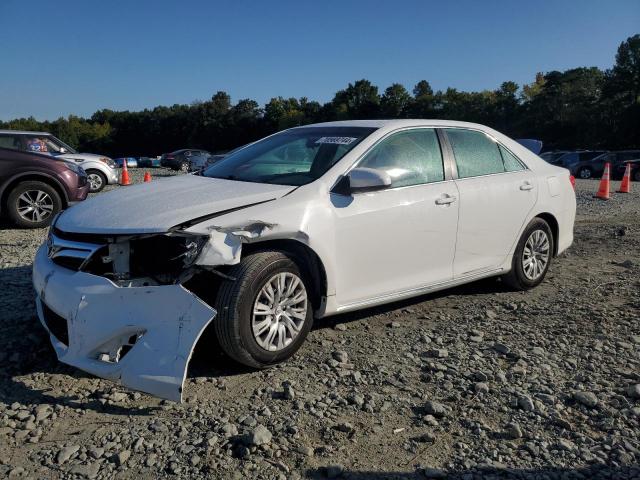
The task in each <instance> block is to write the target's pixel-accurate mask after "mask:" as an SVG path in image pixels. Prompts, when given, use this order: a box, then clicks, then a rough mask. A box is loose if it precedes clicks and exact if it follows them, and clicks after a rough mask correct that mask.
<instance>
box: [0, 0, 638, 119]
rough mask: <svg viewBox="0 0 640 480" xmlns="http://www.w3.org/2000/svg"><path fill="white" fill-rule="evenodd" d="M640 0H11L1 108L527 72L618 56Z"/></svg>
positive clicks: (4, 16) (11, 113)
mask: <svg viewBox="0 0 640 480" xmlns="http://www.w3.org/2000/svg"><path fill="white" fill-rule="evenodd" d="M636 33H640V0H610V1H604V0H574V1H562V0H556V1H552V0H539V1H531V0H527V1H520V0H511V1H497V0H483V1H479V0H478V1H471V0H469V1H465V0H460V1H445V0H440V1H437V2H436V1H428V0H422V1H420V0H416V1H409V0H393V1H391V0H388V1H377V0H365V1H355V0H353V1H348V0H342V1H334V0H324V1H318V0H316V1H307V0H297V1H285V0H280V1H279V0H271V1H258V0H256V1H244V0H235V1H214V0H208V1H207V0H202V1H201V0H181V1H177V0H176V1H169V0H153V1H151V0H108V1H99V0H56V1H51V0H29V1H24V0H0V45H1V46H2V55H1V56H0V119H1V120H8V119H12V118H18V117H27V116H34V117H36V118H37V119H39V120H45V119H48V120H53V119H56V118H58V117H60V116H67V115H69V114H74V115H81V116H90V115H91V114H92V113H93V112H95V111H96V110H99V109H102V108H110V109H113V110H141V109H143V108H153V107H154V106H157V105H172V104H174V103H191V102H193V101H195V100H207V99H209V98H211V96H212V95H213V94H214V93H215V92H217V91H218V90H224V91H226V92H227V93H229V94H230V95H231V97H232V101H233V102H236V101H238V100H240V99H243V98H251V99H254V100H256V101H257V102H258V103H259V104H261V105H263V104H264V103H266V102H267V101H269V99H270V98H272V97H276V96H283V97H302V96H306V97H308V98H310V99H312V100H318V101H320V102H326V101H329V100H331V98H333V94H334V93H335V92H336V91H337V90H340V89H343V88H345V87H346V86H347V85H348V83H349V82H354V81H356V80H359V79H361V78H366V79H368V80H370V81H371V82H372V83H374V84H375V85H377V86H378V87H379V88H380V91H381V92H382V91H383V90H384V89H385V88H386V87H387V86H389V85H390V84H392V83H394V82H398V83H402V84H403V85H405V86H406V87H407V88H408V89H409V90H411V89H412V88H413V85H415V84H416V83H417V82H418V81H419V80H422V79H426V80H428V81H429V82H430V83H431V85H432V87H433V88H434V90H438V89H446V88H447V87H454V88H457V89H461V90H483V89H495V88H498V87H499V86H500V84H501V83H502V82H503V81H506V80H512V81H515V82H516V83H518V84H520V85H522V84H523V83H530V82H531V81H532V80H533V78H534V76H535V73H536V72H539V71H542V72H547V71H551V70H565V69H568V68H573V67H580V66H597V67H600V68H602V69H606V68H610V67H611V66H612V64H613V62H614V56H615V52H616V49H617V47H618V45H619V44H620V42H622V41H623V40H625V39H626V38H627V37H629V36H631V35H634V34H636Z"/></svg>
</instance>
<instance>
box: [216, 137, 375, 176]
mask: <svg viewBox="0 0 640 480" xmlns="http://www.w3.org/2000/svg"><path fill="white" fill-rule="evenodd" d="M374 131H375V128H367V127H299V128H293V129H291V130H285V131H283V132H280V133H277V134H275V135H272V136H270V137H267V138H265V139H263V140H260V141H258V142H255V143H252V144H250V145H247V146H245V147H244V148H242V149H240V150H236V151H235V153H232V154H230V155H228V156H226V157H225V158H223V159H222V160H220V161H219V162H216V163H214V164H213V165H211V166H210V167H209V168H208V169H207V170H205V172H204V176H205V177H212V178H224V179H228V180H239V181H242V182H257V183H271V184H277V185H294V186H296V185H306V184H307V183H310V182H313V181H314V180H316V179H318V178H320V177H321V176H322V175H324V173H325V172H326V171H327V170H329V169H330V168H331V167H332V166H334V165H335V164H336V162H338V161H339V160H340V159H341V158H342V157H344V155H346V154H347V153H348V152H349V151H350V150H351V149H353V148H354V147H355V146H356V145H358V144H359V143H360V142H361V141H362V140H363V139H364V138H366V137H368V136H369V135H370V134H371V133H373V132H374Z"/></svg>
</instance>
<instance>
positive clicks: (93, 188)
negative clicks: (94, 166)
mask: <svg viewBox="0 0 640 480" xmlns="http://www.w3.org/2000/svg"><path fill="white" fill-rule="evenodd" d="M87 181H88V182H89V191H90V192H91V193H98V192H99V191H101V190H102V189H103V188H104V187H105V185H106V184H107V177H106V176H105V174H104V173H102V172H101V171H99V170H87Z"/></svg>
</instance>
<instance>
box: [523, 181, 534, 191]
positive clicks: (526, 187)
mask: <svg viewBox="0 0 640 480" xmlns="http://www.w3.org/2000/svg"><path fill="white" fill-rule="evenodd" d="M520 190H524V191H527V190H533V185H532V184H531V183H529V182H524V183H523V184H522V185H520Z"/></svg>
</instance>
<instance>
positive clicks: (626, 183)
mask: <svg viewBox="0 0 640 480" xmlns="http://www.w3.org/2000/svg"><path fill="white" fill-rule="evenodd" d="M618 193H631V164H630V163H627V168H625V169H624V177H622V183H621V184H620V190H618Z"/></svg>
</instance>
